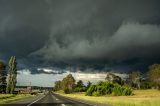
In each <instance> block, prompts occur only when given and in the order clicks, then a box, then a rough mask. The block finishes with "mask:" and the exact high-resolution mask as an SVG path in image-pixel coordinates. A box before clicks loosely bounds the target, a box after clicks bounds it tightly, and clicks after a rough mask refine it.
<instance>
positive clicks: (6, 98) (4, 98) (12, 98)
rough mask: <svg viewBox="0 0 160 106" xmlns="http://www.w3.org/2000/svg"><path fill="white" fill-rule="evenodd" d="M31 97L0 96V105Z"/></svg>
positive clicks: (22, 95) (27, 95)
mask: <svg viewBox="0 0 160 106" xmlns="http://www.w3.org/2000/svg"><path fill="white" fill-rule="evenodd" d="M27 97H32V95H30V94H19V95H12V94H0V104H5V103H9V102H12V101H16V100H20V99H23V98H27Z"/></svg>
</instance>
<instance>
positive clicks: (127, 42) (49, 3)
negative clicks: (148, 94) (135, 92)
mask: <svg viewBox="0 0 160 106" xmlns="http://www.w3.org/2000/svg"><path fill="white" fill-rule="evenodd" d="M159 3H160V1H159V0H141V1H140V0H133V1H129V0H121V1H117V0H112V1H111V0H101V2H99V1H98V0H80V1H79V0H67V1H66V0H41V1H39V0H34V1H33V0H27V1H26V0H14V2H13V1H9V0H1V1H0V14H1V17H0V59H2V60H4V61H6V62H7V61H8V58H9V57H10V56H11V55H15V56H16V57H17V60H18V65H19V68H20V69H27V68H28V69H30V71H31V74H38V73H47V74H48V73H49V74H55V72H52V71H50V70H46V69H50V68H51V69H52V68H53V69H56V70H59V72H62V73H63V72H64V71H65V70H68V69H69V68H70V70H71V71H75V70H77V69H78V68H79V69H81V71H84V72H88V71H87V70H88V69H90V71H91V70H95V71H104V72H106V71H109V70H117V71H120V72H123V71H131V70H135V69H139V70H142V71H146V68H147V67H148V65H149V64H153V63H160V14H159V13H160V6H159ZM38 68H41V70H40V69H39V70H37V69H38ZM44 68H45V70H44ZM56 73H57V72H56Z"/></svg>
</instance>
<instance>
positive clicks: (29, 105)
mask: <svg viewBox="0 0 160 106" xmlns="http://www.w3.org/2000/svg"><path fill="white" fill-rule="evenodd" d="M44 97H45V96H43V97H41V98H39V99H37V100H35V101H33V102H32V103H30V104H28V105H27V106H31V105H32V104H33V103H36V102H37V101H39V100H41V99H42V98H44Z"/></svg>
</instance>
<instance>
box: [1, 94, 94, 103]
mask: <svg viewBox="0 0 160 106" xmlns="http://www.w3.org/2000/svg"><path fill="white" fill-rule="evenodd" d="M0 106H92V105H89V104H85V103H81V102H78V101H74V100H71V99H68V98H66V97H62V96H60V95H57V94H53V93H51V92H50V93H48V94H46V95H40V96H36V97H34V98H28V99H24V100H20V101H16V102H12V103H11V104H3V105H0Z"/></svg>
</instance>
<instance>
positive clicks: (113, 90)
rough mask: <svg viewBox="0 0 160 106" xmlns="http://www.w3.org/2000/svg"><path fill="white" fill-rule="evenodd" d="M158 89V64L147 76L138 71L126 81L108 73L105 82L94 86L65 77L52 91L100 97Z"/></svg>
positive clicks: (131, 74)
mask: <svg viewBox="0 0 160 106" xmlns="http://www.w3.org/2000/svg"><path fill="white" fill-rule="evenodd" d="M150 88H154V89H160V64H153V65H151V66H149V70H148V72H147V76H143V75H142V74H141V73H140V72H139V71H133V72H131V73H129V74H128V77H127V78H126V79H122V78H121V77H120V76H117V75H115V74H114V73H108V74H107V75H106V78H105V81H98V82H97V83H96V84H92V83H91V82H88V83H87V85H84V84H83V81H82V80H79V81H77V82H76V81H75V79H74V77H73V76H72V74H69V75H67V76H66V77H64V78H63V80H59V81H56V82H55V86H54V91H59V90H63V91H64V93H66V94H68V93H72V92H86V95H88V96H101V95H116V96H121V95H123V96H124V95H132V94H133V93H132V90H133V89H150Z"/></svg>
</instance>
